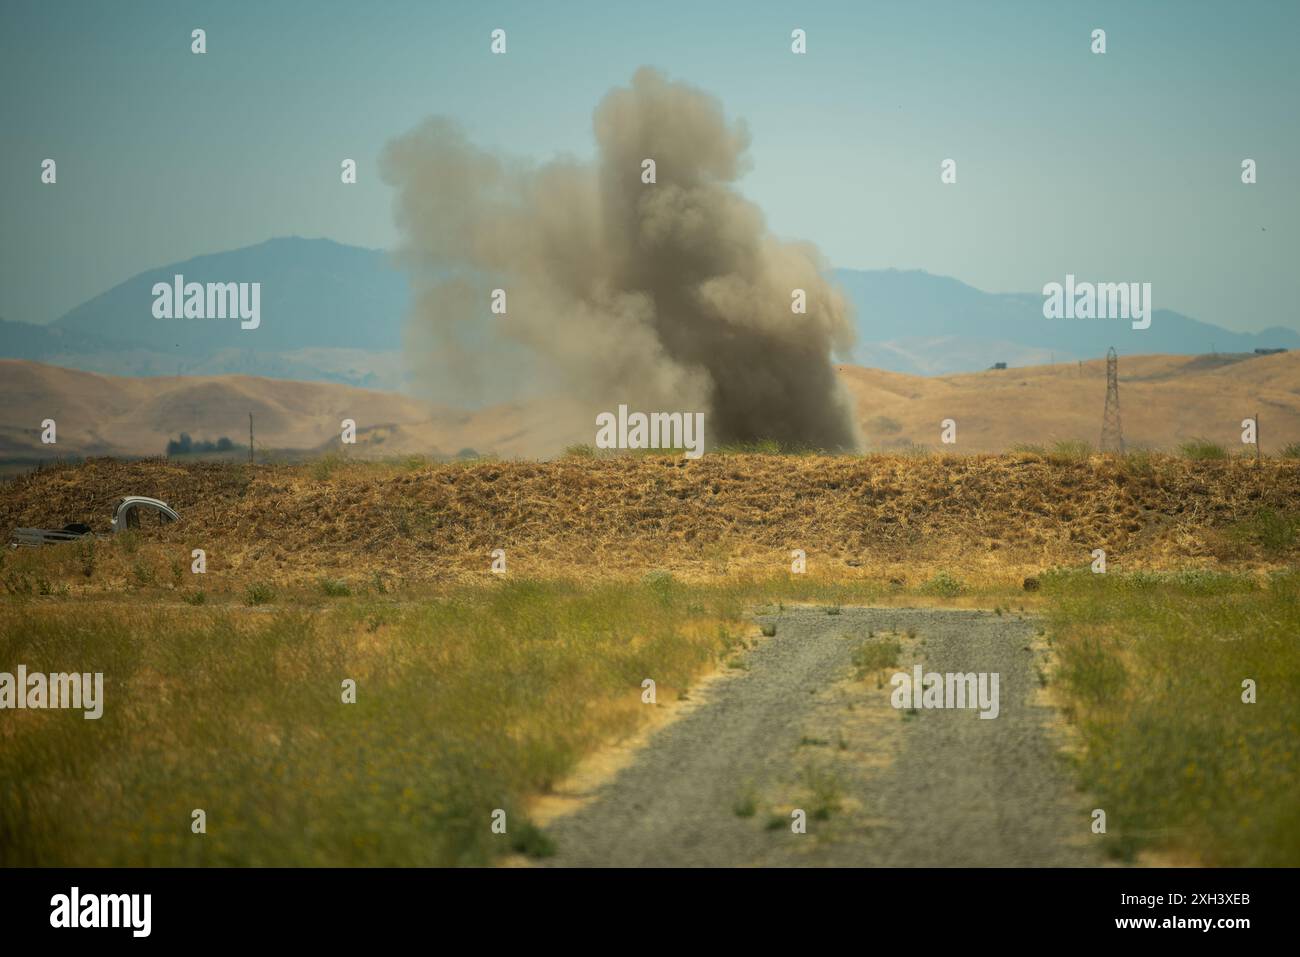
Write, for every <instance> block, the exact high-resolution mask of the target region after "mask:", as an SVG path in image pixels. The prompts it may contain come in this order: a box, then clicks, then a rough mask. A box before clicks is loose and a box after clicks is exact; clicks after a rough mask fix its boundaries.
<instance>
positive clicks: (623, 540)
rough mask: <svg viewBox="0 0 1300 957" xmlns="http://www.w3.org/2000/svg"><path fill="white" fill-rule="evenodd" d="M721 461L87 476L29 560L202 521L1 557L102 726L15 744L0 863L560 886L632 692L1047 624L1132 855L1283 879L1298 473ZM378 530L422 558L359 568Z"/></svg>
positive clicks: (1292, 847) (1293, 840) (1057, 689)
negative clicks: (576, 829) (894, 628)
mask: <svg viewBox="0 0 1300 957" xmlns="http://www.w3.org/2000/svg"><path fill="white" fill-rule="evenodd" d="M703 461H704V462H705V463H706V464H705V467H696V466H690V467H686V466H682V465H681V464H680V463H679V462H673V461H672V460H665V459H655V458H652V457H646V458H644V459H639V460H638V459H633V460H627V461H602V460H581V459H572V460H567V461H564V462H561V463H553V464H550V465H547V464H538V463H504V464H503V463H458V464H453V465H439V466H429V465H428V464H427V463H418V462H416V463H410V464H408V465H401V464H396V465H387V466H377V465H361V464H355V463H348V462H340V461H338V460H326V461H324V462H321V463H314V464H312V465H306V466H297V467H273V468H267V469H258V470H255V471H254V470H248V469H245V468H242V467H239V466H211V465H185V466H177V465H173V464H168V463H161V462H153V463H148V462H144V463H129V464H116V465H114V464H113V463H103V462H101V463H87V464H85V465H82V466H77V467H70V468H63V469H55V470H51V471H49V472H47V473H44V474H42V475H38V476H34V477H31V478H29V479H26V480H24V481H23V483H20V484H18V485H15V486H11V487H8V488H6V489H5V490H4V492H3V495H2V496H0V509H2V510H3V512H4V514H5V516H6V517H7V518H8V519H9V521H10V523H11V524H36V523H38V522H37V521H34V520H35V519H39V516H40V515H42V514H48V513H50V512H58V513H59V514H58V516H57V524H62V523H63V522H64V521H72V520H86V519H87V518H92V517H93V516H97V515H99V514H100V513H101V512H106V504H105V503H106V502H107V501H111V498H112V497H113V496H115V495H118V494H127V493H129V492H143V493H154V494H160V495H161V497H164V498H169V499H171V500H173V504H177V505H178V506H179V507H180V508H181V513H182V518H183V520H182V522H181V523H179V524H178V525H176V526H174V527H172V528H168V529H164V530H162V531H161V532H159V533H147V532H143V533H128V534H124V535H118V536H114V537H112V538H105V539H100V540H97V541H91V540H86V541H84V542H77V543H71V544H67V545H60V546H53V547H48V548H43V549H31V550H22V551H19V552H6V553H5V554H4V555H3V556H0V670H9V671H12V670H14V669H15V667H16V666H17V665H18V664H24V665H26V666H27V668H28V669H29V671H38V670H44V671H72V670H75V671H81V672H85V671H89V672H96V671H102V672H104V674H105V697H106V703H105V709H104V716H103V718H101V719H99V720H97V721H86V720H84V719H83V718H82V716H81V713H80V712H70V711H33V710H26V711H21V712H19V711H5V712H3V714H0V865H24V864H44V865H57V864H68V865H71V864H76V865H106V864H173V865H201V864H240V865H291V864H322V865H323V864H340V865H374V864H385V865H422V864H483V863H489V862H491V861H493V860H496V859H498V858H499V857H500V856H501V855H503V854H505V853H508V852H511V851H520V852H523V853H525V854H531V855H538V856H541V855H545V854H546V853H547V852H548V850H549V846H548V839H547V837H546V836H545V835H544V834H543V833H542V832H540V831H538V830H537V829H536V828H534V827H532V825H531V824H530V823H529V821H528V808H529V805H530V801H532V800H533V799H535V798H536V797H537V796H539V795H544V794H546V793H547V791H548V790H549V789H550V788H551V787H552V786H553V785H554V784H555V782H557V781H558V780H560V779H561V778H563V777H564V776H565V775H566V774H567V773H568V772H569V771H571V770H572V769H573V767H574V766H575V764H576V762H577V761H578V759H579V758H581V757H583V756H584V755H586V754H588V753H590V752H591V751H593V750H594V749H596V748H598V747H600V746H601V745H603V744H606V743H609V742H612V741H615V740H618V739H621V738H623V737H625V736H627V735H629V734H630V733H632V732H633V731H634V730H636V729H637V728H638V727H640V726H642V722H644V721H645V720H646V719H647V714H648V709H647V708H646V706H645V705H643V704H642V701H641V696H642V681H643V680H644V679H646V678H651V679H653V680H654V681H655V682H656V685H657V695H658V698H659V700H660V701H661V702H663V701H670V700H674V699H675V698H676V697H677V696H678V695H681V694H683V693H685V692H686V690H687V689H688V688H690V687H691V686H692V685H693V684H694V683H695V682H696V681H697V680H698V679H699V678H701V677H702V676H703V675H705V674H706V673H708V672H710V671H712V670H714V669H716V668H718V667H721V666H725V665H726V663H727V662H728V661H729V659H731V658H732V656H733V655H734V653H735V652H736V651H738V650H739V649H741V648H742V647H743V646H744V645H745V644H746V643H747V642H749V641H750V640H752V639H753V638H754V637H756V636H757V634H758V629H757V626H756V625H755V624H754V623H753V622H752V619H751V618H750V617H749V615H750V613H752V612H753V611H754V610H755V609H758V608H762V607H771V606H773V605H779V604H780V603H782V602H784V603H795V602H807V603H815V604H818V605H822V606H825V607H826V608H827V609H828V610H830V611H834V610H835V609H837V608H838V607H839V606H848V605H853V604H927V603H928V604H936V605H944V606H966V607H983V608H990V609H992V608H997V609H999V610H1000V611H1005V610H1010V609H1015V610H1016V611H1028V612H1036V611H1037V612H1043V613H1045V614H1046V615H1047V616H1048V618H1047V619H1046V621H1045V627H1046V629H1047V637H1048V638H1049V639H1050V641H1051V642H1052V647H1053V649H1054V651H1055V655H1054V657H1055V660H1056V666H1055V669H1054V671H1053V672H1052V674H1050V675H1048V676H1046V679H1045V680H1047V681H1049V683H1050V691H1051V693H1052V694H1053V695H1055V696H1056V698H1057V700H1058V703H1060V704H1061V705H1062V706H1063V707H1064V709H1065V712H1066V714H1067V716H1068V717H1069V719H1070V720H1071V721H1072V722H1073V724H1074V727H1075V728H1076V729H1077V731H1078V739H1079V741H1080V743H1081V747H1080V748H1079V753H1078V755H1077V763H1078V767H1077V771H1078V775H1079V781H1080V783H1081V785H1083V786H1084V787H1085V788H1086V789H1087V790H1088V792H1089V793H1090V794H1091V795H1094V796H1095V798H1096V800H1097V802H1098V803H1097V806H1100V807H1103V808H1105V809H1106V810H1107V813H1108V817H1109V822H1108V823H1109V840H1110V842H1111V844H1112V845H1113V847H1114V848H1115V853H1116V854H1117V855H1118V856H1120V857H1121V858H1133V857H1134V856H1135V855H1136V854H1137V852H1138V851H1141V850H1144V849H1159V850H1165V851H1168V852H1170V853H1175V854H1178V855H1181V858H1182V859H1186V860H1189V861H1203V862H1206V863H1226V864H1277V863H1289V864H1297V863H1300V816H1298V815H1297V811H1296V805H1295V802H1294V800H1293V799H1291V800H1288V798H1289V797H1291V796H1293V795H1294V794H1295V793H1296V792H1297V785H1298V784H1300V781H1298V780H1297V764H1298V762H1297V755H1296V742H1297V741H1298V740H1300V712H1298V711H1297V705H1296V702H1297V701H1300V697H1298V696H1297V692H1300V687H1298V686H1297V685H1298V683H1300V677H1298V676H1300V661H1298V660H1297V658H1298V657H1300V656H1298V655H1297V642H1296V638H1295V636H1296V635H1297V634H1300V627H1298V626H1300V615H1298V613H1297V592H1298V590H1300V585H1298V584H1297V582H1298V580H1300V578H1298V576H1297V574H1296V572H1295V571H1294V568H1295V557H1296V554H1297V546H1298V543H1297V533H1298V530H1300V520H1297V516H1296V513H1295V512H1294V511H1293V510H1291V509H1290V508H1288V507H1287V505H1286V502H1287V499H1286V495H1285V494H1283V493H1284V492H1285V491H1286V490H1287V489H1289V488H1291V486H1293V485H1300V467H1298V466H1296V465H1295V464H1290V465H1287V464H1284V463H1277V462H1274V463H1266V464H1265V469H1264V470H1262V471H1261V470H1258V469H1255V468H1253V467H1251V466H1246V465H1241V464H1239V463H1232V462H1230V463H1220V462H1204V463H1202V462H1187V461H1179V460H1172V459H1169V458H1167V457H1159V456H1154V457H1153V456H1134V457H1130V458H1129V459H1126V460H1119V461H1111V460H1105V459H1100V460H1099V459H1095V458H1093V459H1090V458H1088V457H1086V456H1085V457H1082V458H1071V457H1066V456H1057V457H1050V456H1049V457H1043V456H1039V455H1037V454H1033V453H1021V454H1016V455H1012V456H1006V457H1003V458H1002V459H995V458H992V457H977V458H975V459H971V460H968V461H964V462H963V461H957V460H950V459H944V458H940V457H929V458H927V459H923V460H920V461H921V465H919V466H915V467H912V468H910V469H909V468H908V467H907V460H906V459H903V458H900V457H865V458H846V459H844V460H839V459H833V460H828V459H825V458H823V457H815V456H810V457H797V458H791V457H786V456H776V455H772V456H763V455H738V456H734V457H722V459H721V460H720V461H713V462H710V461H709V460H708V459H706V460H703ZM142 486H144V487H142ZM1054 488H1057V489H1058V491H1057V492H1056V493H1055V495H1054V497H1053V489H1054ZM1292 501H1294V500H1292ZM1292 508H1293V506H1292ZM398 509H402V510H403V511H404V512H405V513H406V517H405V518H402V516H401V514H399V512H398V511H396V510H398ZM999 510H1001V511H1000V512H999ZM1013 513H1014V514H1013ZM475 516H477V521H475ZM390 520H391V522H393V523H395V524H396V523H399V522H402V521H405V522H406V523H407V526H408V527H407V529H406V530H405V532H403V531H402V530H401V529H400V528H394V529H393V530H392V531H396V533H397V536H396V538H394V536H393V535H392V534H391V533H390V534H387V536H386V537H384V538H383V539H382V540H376V542H375V543H369V542H367V541H365V540H364V539H365V537H366V536H367V535H370V534H371V533H372V532H373V530H374V527H375V526H376V525H377V524H381V523H383V522H386V521H390ZM692 523H693V524H692ZM1126 523H1127V524H1126ZM692 529H694V530H695V533H694V534H692V532H691V530H692ZM1106 529H1112V530H1113V534H1112V537H1110V538H1102V539H1101V543H1102V544H1104V545H1106V546H1110V547H1111V556H1110V557H1111V561H1112V573H1111V574H1107V575H1093V574H1090V573H1088V572H1087V567H1088V563H1089V560H1090V549H1091V548H1092V547H1093V546H1094V544H1095V543H1096V542H1097V541H1098V539H1097V535H1098V534H1105V530H1106ZM1099 530H1101V531H1099ZM593 532H594V533H595V534H594V536H593V538H592V539H590V540H588V539H586V538H584V536H585V535H588V534H591V533H593ZM349 536H351V537H352V539H353V541H352V544H351V546H350V547H346V548H345V547H344V545H343V543H344V542H346V541H347V540H348V537H349ZM501 541H504V542H505V543H506V544H507V545H508V546H509V550H510V556H511V558H510V562H511V564H510V569H511V570H510V571H509V572H508V573H507V574H506V575H504V576H501V575H494V574H492V573H491V572H490V571H489V570H488V568H489V558H488V550H489V546H491V545H492V544H493V543H497V542H501ZM584 541H595V542H597V543H599V547H596V546H591V545H588V546H587V548H586V552H585V554H584V553H581V551H580V549H581V546H582V543H583V542H584ZM1112 542H1113V543H1114V545H1112ZM807 543H811V546H810V547H809V548H808V573H807V574H801V575H795V574H791V573H790V572H789V561H790V553H789V549H790V548H793V547H799V546H803V545H806V544H807ZM193 547H204V548H206V549H207V550H208V555H209V570H208V572H207V573H206V574H204V575H196V574H193V573H192V572H191V568H190V561H191V557H190V556H191V549H192V548H193ZM458 550H459V551H458ZM462 552H463V553H464V554H462ZM1029 573H1032V575H1033V577H1034V582H1031V583H1028V584H1030V585H1035V586H1037V587H1035V588H1033V589H1032V590H1025V588H1024V587H1022V578H1023V577H1026V576H1027V575H1028V574H1029ZM873 650H875V649H873ZM880 653H881V654H883V655H884V657H891V654H890V649H880ZM865 654H866V653H865V652H864V655H865ZM882 660H883V659H882ZM855 664H856V665H857V666H858V668H859V670H863V669H866V670H871V669H877V668H879V667H883V665H882V664H881V661H877V660H875V658H874V657H871V656H870V655H867V656H866V657H863V658H862V660H856V659H855ZM1246 678H1250V679H1253V680H1254V681H1256V682H1257V685H1258V694H1259V702H1258V703H1257V704H1253V705H1246V704H1242V703H1241V700H1240V696H1241V682H1242V681H1243V680H1244V679H1246ZM348 679H351V680H352V681H355V682H356V702H355V703H354V704H351V703H348V704H345V703H344V702H343V683H344V681H345V680H348ZM195 809H203V810H204V811H205V812H206V815H207V833H206V834H205V835H196V834H193V833H192V832H191V814H192V812H193V811H194V810H195ZM496 809H501V810H504V811H505V812H506V814H507V821H508V833H507V834H506V835H504V836H502V835H496V834H493V833H492V830H491V828H490V823H491V815H492V812H493V811H494V810H496Z"/></svg>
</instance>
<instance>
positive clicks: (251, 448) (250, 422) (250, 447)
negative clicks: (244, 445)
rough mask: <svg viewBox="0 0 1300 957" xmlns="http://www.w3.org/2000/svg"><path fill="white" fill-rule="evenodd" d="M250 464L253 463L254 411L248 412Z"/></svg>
mask: <svg viewBox="0 0 1300 957" xmlns="http://www.w3.org/2000/svg"><path fill="white" fill-rule="evenodd" d="M248 464H249V465H252V464H253V413H251V412H250V413H248Z"/></svg>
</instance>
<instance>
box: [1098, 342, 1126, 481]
mask: <svg viewBox="0 0 1300 957" xmlns="http://www.w3.org/2000/svg"><path fill="white" fill-rule="evenodd" d="M1101 450H1102V451H1103V452H1118V453H1119V454H1120V455H1123V454H1124V432H1123V430H1122V429H1121V428H1120V422H1119V357H1118V356H1117V355H1116V354H1115V347H1114V346H1111V347H1110V348H1109V349H1107V350H1106V411H1105V412H1104V413H1102V417H1101Z"/></svg>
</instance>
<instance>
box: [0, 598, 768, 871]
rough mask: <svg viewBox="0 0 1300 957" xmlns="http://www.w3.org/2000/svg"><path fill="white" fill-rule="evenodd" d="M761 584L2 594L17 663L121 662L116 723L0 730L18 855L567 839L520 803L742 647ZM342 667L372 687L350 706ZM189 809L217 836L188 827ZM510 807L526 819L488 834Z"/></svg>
mask: <svg viewBox="0 0 1300 957" xmlns="http://www.w3.org/2000/svg"><path fill="white" fill-rule="evenodd" d="M286 597H287V596H286ZM688 599H690V600H691V601H693V602H694V604H695V605H696V606H697V607H698V608H699V609H700V610H699V611H697V612H695V613H692V612H689V611H687V600H688ZM743 601H744V598H743V597H742V596H740V595H736V594H733V593H731V592H729V591H728V590H725V589H722V590H713V591H710V592H708V593H707V594H704V595H702V596H701V595H699V594H693V595H688V594H686V593H685V592H683V593H682V594H677V593H676V592H672V593H669V594H667V596H665V592H664V591H663V589H662V588H661V587H660V588H656V587H655V586H654V585H652V584H642V585H637V586H626V585H618V586H614V585H610V586H598V587H595V588H584V587H581V586H577V585H569V584H565V583H538V582H529V581H514V582H507V583H501V586H500V587H493V588H486V589H485V588H478V589H466V590H464V591H460V592H456V593H454V594H451V595H448V596H445V597H442V598H437V599H431V600H428V601H423V602H415V603H402V604H395V603H390V602H381V601H377V600H373V599H367V600H362V599H343V600H340V601H338V602H334V603H328V604H326V605H323V606H320V607H318V608H314V609H312V608H307V609H304V608H295V607H276V608H274V609H273V610H272V611H270V612H269V613H259V610H254V609H246V608H243V607H241V606H239V605H227V606H224V607H218V606H214V605H204V606H194V607H191V606H188V605H182V604H177V605H175V606H173V607H171V608H170V609H165V610H163V609H154V610H149V611H141V610H139V609H132V610H129V611H128V610H122V609H120V608H119V609H100V610H98V611H97V612H96V613H95V614H93V615H87V614H85V611H84V606H82V607H80V608H79V607H76V606H73V605H57V606H56V605H51V604H48V603H46V604H43V605H41V606H39V607H38V606H36V605H35V603H34V602H33V601H31V600H25V601H21V602H17V601H15V602H10V603H6V604H5V605H3V606H0V662H3V663H4V665H5V666H7V667H8V668H9V670H12V668H13V666H16V665H17V664H18V663H23V664H26V665H27V666H28V667H29V668H30V669H32V670H67V669H69V668H76V669H77V670H80V671H91V672H95V671H102V672H103V673H104V675H105V704H104V716H103V717H102V718H101V719H99V720H98V721H86V720H85V719H84V718H83V717H82V715H81V713H80V712H75V713H74V712H70V711H26V712H22V713H21V716H20V717H21V723H15V724H14V733H12V734H6V735H5V736H4V737H3V738H0V865H26V864H44V865H55V864H76V865H86V866H98V865H180V866H186V865H200V864H201V865H212V864H218V865H327V864H338V865H430V864H483V863H487V862H489V861H491V860H492V859H493V858H494V857H496V856H497V855H499V854H501V853H505V852H506V851H507V850H509V849H512V848H516V849H518V848H522V850H523V852H525V853H529V854H534V855H542V854H545V853H548V848H547V842H546V841H545V840H544V839H543V838H544V836H539V835H537V834H534V833H532V831H531V830H530V825H529V824H528V823H527V816H526V813H525V811H524V810H523V804H522V802H523V799H524V798H525V797H526V796H528V795H532V794H537V793H543V792H545V791H546V790H548V789H549V788H550V787H551V786H552V785H553V784H554V782H555V781H556V780H557V779H558V778H560V777H561V776H562V775H563V774H565V773H566V772H567V771H568V770H570V769H571V767H572V766H573V764H574V762H575V761H576V759H577V758H578V757H580V756H581V755H582V754H584V753H586V752H587V751H589V750H590V749H591V748H592V747H593V746H594V745H596V744H598V743H599V742H600V741H602V740H605V739H606V738H608V737H609V736H613V735H618V734H621V733H625V732H627V731H630V730H631V729H632V728H633V727H634V726H635V724H636V722H637V721H639V720H640V717H641V710H640V709H642V708H644V707H645V706H644V705H642V704H641V702H640V696H641V681H642V680H643V679H644V678H646V677H652V678H654V679H655V680H656V682H657V683H658V685H659V687H660V688H661V689H664V688H671V687H685V686H686V685H687V684H689V683H690V681H691V679H692V677H693V676H694V675H696V674H698V673H700V672H701V671H703V670H705V669H707V668H708V667H709V666H710V665H711V664H712V663H714V662H715V661H716V660H717V659H718V658H719V657H720V656H721V655H722V654H724V653H725V651H726V647H725V646H726V644H727V643H728V642H731V641H732V639H731V638H730V637H729V632H727V631H726V630H725V629H720V628H719V627H718V625H717V622H718V620H719V618H720V617H723V618H725V617H727V616H728V615H730V614H738V613H739V611H740V604H741V603H743ZM720 613H721V615H720ZM347 678H351V679H353V680H355V681H356V686H357V701H356V703H355V704H344V703H343V702H342V700H341V687H342V682H343V680H344V679H347ZM611 703H612V704H611ZM7 713H8V714H11V715H12V714H13V713H12V712H7ZM6 722H13V719H12V718H6ZM6 730H8V729H6ZM106 795H112V798H111V800H110V799H106ZM194 808H203V809H204V810H205V811H206V812H207V817H208V833H207V834H206V835H194V834H191V832H190V830H189V823H190V813H191V811H192V810H193V809H194ZM496 808H501V809H504V810H506V811H507V814H508V820H509V835H508V836H507V835H496V834H493V833H492V830H491V814H492V811H493V810H494V809H496Z"/></svg>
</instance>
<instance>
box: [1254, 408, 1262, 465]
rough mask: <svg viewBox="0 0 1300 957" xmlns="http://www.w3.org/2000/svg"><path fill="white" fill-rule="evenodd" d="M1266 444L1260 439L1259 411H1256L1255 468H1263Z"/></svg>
mask: <svg viewBox="0 0 1300 957" xmlns="http://www.w3.org/2000/svg"><path fill="white" fill-rule="evenodd" d="M1263 448H1264V446H1262V445H1261V444H1260V441H1259V413H1258V412H1256V413H1255V468H1261V467H1262V466H1263V464H1264V452H1263Z"/></svg>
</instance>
